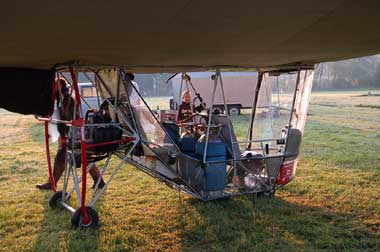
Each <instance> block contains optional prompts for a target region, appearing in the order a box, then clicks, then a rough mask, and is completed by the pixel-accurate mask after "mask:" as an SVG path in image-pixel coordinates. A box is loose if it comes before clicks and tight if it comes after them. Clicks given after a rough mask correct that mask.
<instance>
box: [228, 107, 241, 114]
mask: <svg viewBox="0 0 380 252" xmlns="http://www.w3.org/2000/svg"><path fill="white" fill-rule="evenodd" d="M228 114H229V115H231V116H238V115H240V107H239V106H231V107H229V108H228Z"/></svg>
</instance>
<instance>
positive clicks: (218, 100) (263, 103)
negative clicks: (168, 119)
mask: <svg viewBox="0 0 380 252" xmlns="http://www.w3.org/2000/svg"><path fill="white" fill-rule="evenodd" d="M187 74H188V75H189V76H190V78H191V82H192V84H193V86H194V88H195V90H196V92H197V93H199V94H200V95H201V97H202V98H203V101H204V102H205V103H206V105H207V106H209V105H210V104H211V97H212V91H213V86H214V81H213V80H211V75H213V74H214V73H212V72H192V73H187ZM257 76H258V74H257V73H256V72H223V73H222V80H223V87H224V92H225V95H226V97H225V98H226V104H227V109H228V113H229V114H230V115H239V114H240V112H241V110H242V109H245V108H251V107H252V102H253V101H252V97H254V93H255V89H256V85H257ZM181 78H182V77H181V74H178V75H177V76H176V77H174V78H173V79H172V80H171V82H172V90H173V98H172V99H170V109H172V110H177V108H178V106H179V104H180V103H181V96H182V92H183V91H184V90H186V88H187V87H186V84H185V81H183V84H182V90H180V89H181ZM189 90H190V92H191V95H192V98H194V97H195V94H194V90H193V89H192V88H191V87H189ZM263 90H264V91H265V92H267V94H268V95H260V96H259V100H258V105H257V106H258V107H269V106H270V105H271V99H272V89H271V85H270V83H269V82H263V84H262V87H261V91H260V92H263ZM213 110H214V111H215V112H216V113H220V114H222V113H224V112H225V111H224V103H223V96H222V92H221V89H220V86H218V87H217V89H216V93H215V101H214V107H213Z"/></svg>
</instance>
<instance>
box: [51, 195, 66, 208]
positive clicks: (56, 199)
mask: <svg viewBox="0 0 380 252" xmlns="http://www.w3.org/2000/svg"><path fill="white" fill-rule="evenodd" d="M62 194H63V192H62V191H57V192H55V193H54V194H53V195H52V196H51V198H50V200H49V206H50V207H51V208H58V207H61V204H60V203H61V202H62ZM66 196H67V193H66Z"/></svg>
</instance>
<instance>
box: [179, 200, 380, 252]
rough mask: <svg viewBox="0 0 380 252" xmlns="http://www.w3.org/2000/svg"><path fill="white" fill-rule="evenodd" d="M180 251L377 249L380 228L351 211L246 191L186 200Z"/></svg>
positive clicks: (181, 228) (181, 209)
mask: <svg viewBox="0 0 380 252" xmlns="http://www.w3.org/2000/svg"><path fill="white" fill-rule="evenodd" d="M179 211H180V212H181V214H180V215H179V220H178V221H179V223H180V232H181V251H362V250H363V251H379V250H378V249H379V248H380V244H379V234H376V233H370V232H369V231H368V230H365V229H363V228H361V227H360V226H358V225H356V224H355V223H354V222H353V220H354V217H353V216H351V215H349V214H339V213H333V212H331V211H328V210H323V209H321V208H317V207H309V206H305V205H298V204H293V203H290V202H287V201H286V200H283V199H281V198H278V197H275V198H272V199H255V198H254V197H253V196H244V197H237V198H233V199H230V200H228V201H215V202H207V203H204V202H200V201H197V200H193V199H191V200H188V202H187V203H186V202H184V203H182V204H181V208H180V210H179Z"/></svg>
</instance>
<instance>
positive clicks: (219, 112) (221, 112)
mask: <svg viewBox="0 0 380 252" xmlns="http://www.w3.org/2000/svg"><path fill="white" fill-rule="evenodd" d="M223 112H224V110H223V109H222V108H220V107H214V109H213V110H212V113H213V114H214V115H221V114H223Z"/></svg>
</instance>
